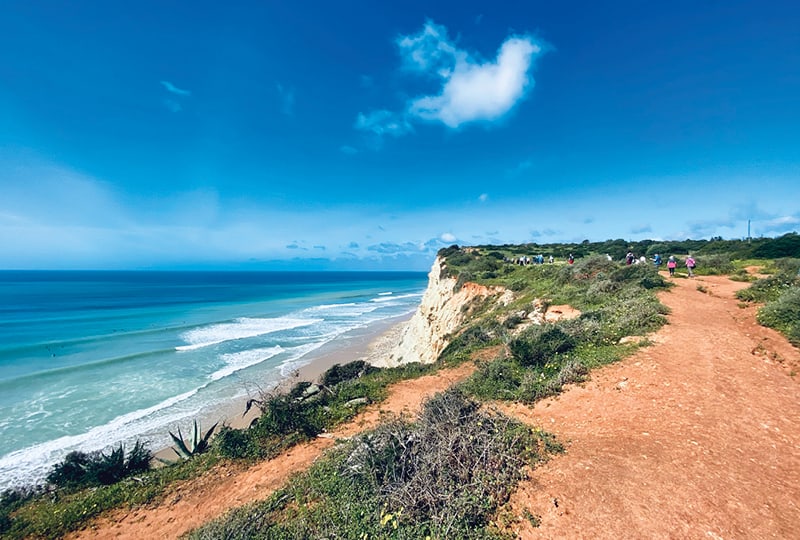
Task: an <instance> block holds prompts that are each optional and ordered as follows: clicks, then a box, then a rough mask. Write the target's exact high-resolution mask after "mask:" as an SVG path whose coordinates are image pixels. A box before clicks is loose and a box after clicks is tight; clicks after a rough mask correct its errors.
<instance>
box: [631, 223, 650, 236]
mask: <svg viewBox="0 0 800 540" xmlns="http://www.w3.org/2000/svg"><path fill="white" fill-rule="evenodd" d="M650 232H653V227H651V226H650V225H639V226H638V227H632V228H631V233H632V234H644V233H650Z"/></svg>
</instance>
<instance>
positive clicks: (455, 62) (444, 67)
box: [356, 21, 542, 137]
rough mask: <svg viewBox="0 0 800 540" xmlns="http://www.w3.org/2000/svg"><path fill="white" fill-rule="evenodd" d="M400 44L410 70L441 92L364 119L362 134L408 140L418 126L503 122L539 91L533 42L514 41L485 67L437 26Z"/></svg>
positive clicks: (361, 119)
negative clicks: (415, 124) (534, 90)
mask: <svg viewBox="0 0 800 540" xmlns="http://www.w3.org/2000/svg"><path fill="white" fill-rule="evenodd" d="M396 44H397V47H398V49H399V51H400V55H401V57H402V60H403V64H404V67H405V69H406V70H407V71H409V72H412V73H416V74H419V75H422V76H425V77H427V78H430V79H433V80H435V81H437V86H438V89H437V91H436V92H435V93H433V94H429V95H423V96H418V97H415V98H413V99H411V100H410V101H409V102H408V103H407V104H406V106H405V108H404V110H403V111H402V112H392V111H389V110H377V111H373V112H370V113H368V114H364V113H361V114H359V115H358V119H357V121H356V128H357V129H361V130H364V131H371V132H373V133H375V134H376V135H378V136H383V135H393V136H395V137H398V136H401V135H406V134H407V133H409V132H411V131H412V128H411V121H413V120H418V121H428V122H438V123H442V124H444V125H445V126H447V127H449V128H458V127H460V126H462V125H464V124H468V123H471V122H493V121H496V120H499V119H501V118H502V117H504V116H505V115H506V114H508V113H509V112H510V111H511V110H512V109H513V108H514V106H515V105H516V104H517V103H519V102H520V101H521V100H522V99H523V98H524V97H525V95H526V94H527V92H528V91H529V90H530V89H531V88H532V87H533V85H534V81H533V77H532V76H531V71H532V68H533V60H534V56H535V55H538V54H540V53H541V52H542V47H541V46H540V45H539V44H538V43H536V42H535V41H534V40H533V39H532V38H530V37H527V36H521V37H520V36H511V37H508V38H507V39H506V40H505V41H504V42H503V43H502V45H501V46H500V49H499V51H498V53H497V57H496V58H495V59H494V60H491V61H487V62H482V61H481V60H479V59H478V58H477V56H476V55H474V54H471V53H470V52H468V51H466V50H464V49H460V48H459V47H458V46H456V44H455V42H454V41H453V40H451V39H450V38H449V37H448V35H447V28H445V27H444V26H442V25H438V24H435V23H434V22H432V21H427V22H426V23H425V25H424V26H423V27H422V30H420V31H419V32H418V33H416V34H412V35H407V36H400V37H399V38H398V39H397V41H396Z"/></svg>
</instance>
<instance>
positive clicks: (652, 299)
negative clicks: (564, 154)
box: [442, 247, 669, 403]
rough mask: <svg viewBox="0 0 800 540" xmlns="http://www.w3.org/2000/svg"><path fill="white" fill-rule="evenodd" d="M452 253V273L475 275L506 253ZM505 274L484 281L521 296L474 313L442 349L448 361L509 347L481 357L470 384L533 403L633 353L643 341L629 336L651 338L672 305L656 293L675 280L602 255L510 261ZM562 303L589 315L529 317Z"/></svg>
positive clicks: (483, 392)
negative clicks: (550, 319) (484, 261)
mask: <svg viewBox="0 0 800 540" xmlns="http://www.w3.org/2000/svg"><path fill="white" fill-rule="evenodd" d="M447 252H449V253H450V254H451V256H450V257H447V258H446V259H445V265H446V270H447V273H448V274H449V275H461V274H462V273H463V272H467V273H469V274H470V275H473V276H474V275H475V274H476V273H477V272H475V268H476V267H478V261H480V259H481V258H482V257H491V258H494V259H498V258H499V257H498V256H497V255H490V254H489V253H486V254H484V252H483V249H482V248H470V249H469V252H468V256H466V257H465V256H456V257H455V258H453V254H455V252H454V248H453V247H451V248H448V251H447ZM493 253H502V252H493ZM502 256H503V257H504V259H513V258H514V257H510V256H509V255H508V254H504V255H502ZM452 260H455V261H456V263H457V264H456V265H453V264H452ZM497 274H498V275H502V277H497V276H496V275H495V276H491V277H486V278H482V279H478V280H477V281H478V282H483V283H484V284H486V285H505V286H508V287H509V288H511V289H512V290H516V291H517V292H518V294H517V298H516V300H515V301H514V302H513V303H512V304H511V305H509V306H507V307H501V306H495V307H494V310H492V311H488V312H484V313H482V314H481V316H480V317H477V318H473V319H472V324H471V326H469V327H468V328H467V329H466V330H465V331H464V332H463V333H462V334H460V335H459V336H457V337H456V338H455V339H454V340H453V341H452V342H451V343H450V345H449V346H448V347H447V348H446V349H445V350H444V351H443V353H442V358H450V357H464V356H466V355H468V353H470V352H472V351H473V350H474V349H475V348H480V347H481V346H488V345H496V344H502V345H504V346H505V347H502V348H501V349H500V352H499V353H498V355H497V357H496V358H494V359H491V360H484V361H482V362H479V363H478V369H477V371H476V373H475V374H474V375H473V376H472V377H470V379H469V380H467V381H466V382H465V383H464V384H463V389H464V390H465V391H466V392H468V393H469V394H470V395H472V396H474V397H476V398H479V399H484V400H487V399H489V400H491V399H500V400H514V401H522V402H528V403H530V402H534V401H536V400H539V399H542V398H544V397H547V396H551V395H555V394H557V393H559V392H560V391H561V389H562V388H563V386H564V385H566V384H570V383H576V382H581V381H583V380H585V379H586V377H587V375H588V372H589V369H590V368H593V367H597V366H600V365H603V364H606V363H609V362H613V361H616V360H618V359H620V358H622V357H623V356H625V355H627V354H630V353H631V352H632V351H633V350H634V349H635V348H636V347H638V343H639V342H640V341H642V340H634V343H633V344H630V343H627V342H626V338H630V337H631V336H643V335H645V334H647V333H648V332H652V331H654V330H656V329H658V328H659V327H660V326H661V325H662V324H664V323H665V322H666V318H665V315H666V313H667V310H666V308H665V307H664V306H663V305H662V304H661V303H660V302H659V301H658V299H657V298H656V296H655V294H654V292H655V291H657V290H659V289H664V288H666V287H668V286H669V283H668V282H667V281H666V280H665V279H664V278H662V277H661V276H660V275H659V274H657V273H656V272H655V270H654V269H653V267H652V266H649V265H631V266H625V265H621V264H620V263H618V262H613V261H609V260H608V258H607V257H606V256H605V255H596V256H589V257H585V258H583V259H578V260H576V261H575V264H574V265H566V264H548V263H545V264H542V265H531V266H520V265H516V264H513V263H509V262H506V263H505V265H504V267H503V268H501V269H500V270H499V272H497ZM556 304H569V305H571V306H573V307H575V308H577V309H579V310H580V311H581V315H580V317H578V318H575V319H571V320H562V321H558V322H555V323H548V324H543V325H533V324H531V323H530V319H528V318H527V316H528V315H529V314H530V313H531V312H534V311H535V308H536V306H537V305H538V306H539V309H541V310H545V309H546V308H547V307H548V306H549V305H556ZM498 321H503V324H499V323H498Z"/></svg>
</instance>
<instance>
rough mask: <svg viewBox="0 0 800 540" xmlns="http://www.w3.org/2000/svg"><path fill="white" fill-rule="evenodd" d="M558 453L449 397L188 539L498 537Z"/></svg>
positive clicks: (462, 398)
mask: <svg viewBox="0 0 800 540" xmlns="http://www.w3.org/2000/svg"><path fill="white" fill-rule="evenodd" d="M560 450H561V448H560V446H559V445H558V444H556V443H555V442H554V441H553V439H552V437H551V436H549V435H546V434H543V433H541V432H538V431H535V430H532V429H530V428H528V427H526V426H524V425H522V424H520V423H519V422H516V421H514V420H511V419H509V418H508V417H506V416H503V415H502V414H499V413H497V412H492V411H489V410H486V409H484V408H482V407H480V406H479V404H478V403H477V402H475V401H473V400H471V399H469V398H467V397H466V395H465V394H464V393H463V392H461V391H460V390H458V389H451V390H448V391H446V392H444V393H441V394H438V395H436V396H435V397H433V398H432V399H431V400H429V401H428V402H427V403H426V404H425V406H424V409H423V411H422V413H421V415H420V417H419V419H418V420H417V421H416V422H414V423H409V422H406V421H403V420H394V421H391V422H387V423H384V424H383V425H382V426H381V427H379V428H378V429H376V430H374V431H372V432H370V433H367V434H364V435H362V436H360V437H358V438H356V439H355V440H353V441H350V442H348V443H346V444H342V445H340V446H339V447H338V448H337V449H335V450H334V451H333V452H331V453H329V454H328V455H327V457H326V458H325V459H323V460H321V461H319V462H317V463H316V464H315V465H314V466H312V467H311V469H309V470H308V471H306V472H304V473H302V474H300V475H298V476H296V477H294V478H293V480H292V481H291V482H290V483H289V485H287V486H286V487H284V488H283V489H282V490H280V491H278V492H277V493H275V494H273V495H272V497H270V498H269V499H268V500H267V501H265V502H262V503H257V504H253V505H249V506H247V507H244V508H240V509H237V510H234V511H233V512H231V513H229V514H228V515H227V516H226V517H225V518H223V519H220V520H218V521H215V522H212V523H210V524H207V525H206V526H204V527H202V528H201V529H199V530H197V531H195V532H194V533H192V534H191V535H190V538H193V539H198V540H200V539H211V538H228V539H245V538H254V537H258V538H274V539H283V538H285V539H294V538H353V539H356V538H359V539H360V538H409V539H417V538H426V537H431V538H498V537H501V534H500V532H499V531H497V530H496V529H494V528H493V527H492V526H491V524H490V520H491V518H492V517H493V516H494V514H495V513H496V511H497V509H498V508H499V507H500V506H501V505H502V504H503V503H504V502H505V501H506V500H507V499H508V497H509V495H510V494H511V493H512V491H513V490H514V487H515V486H516V484H517V483H518V482H519V481H520V480H521V479H523V478H524V476H525V468H526V467H528V466H532V465H534V464H535V463H537V462H539V461H541V460H542V459H545V458H546V456H547V454H548V453H550V452H553V451H560Z"/></svg>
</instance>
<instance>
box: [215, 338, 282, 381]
mask: <svg viewBox="0 0 800 540" xmlns="http://www.w3.org/2000/svg"><path fill="white" fill-rule="evenodd" d="M283 351H284V348H283V347H281V346H280V345H276V346H275V347H267V348H264V349H251V350H249V351H241V352H237V353H229V354H223V355H222V356H221V357H220V358H221V359H222V360H223V361H224V362H225V367H223V368H221V369H218V370H217V371H215V372H214V373H212V374H211V375H209V376H208V378H209V379H211V380H212V381H216V380H219V379H221V378H223V377H227V376H228V375H232V374H234V373H236V372H237V371H239V370H241V369H245V368H248V367H250V366H254V365H256V364H260V363H261V362H263V361H265V360H269V359H270V358H272V357H273V356H276V355H278V354H280V353H282V352H283Z"/></svg>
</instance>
